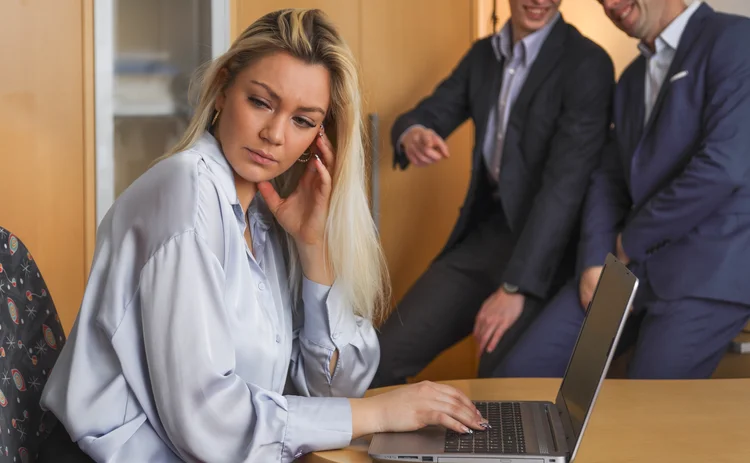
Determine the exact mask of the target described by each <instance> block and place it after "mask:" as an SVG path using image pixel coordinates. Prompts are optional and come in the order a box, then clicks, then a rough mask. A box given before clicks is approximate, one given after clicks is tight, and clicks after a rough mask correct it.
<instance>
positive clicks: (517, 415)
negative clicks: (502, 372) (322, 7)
mask: <svg viewBox="0 0 750 463" xmlns="http://www.w3.org/2000/svg"><path fill="white" fill-rule="evenodd" d="M474 405H476V407H477V409H478V410H479V411H480V413H482V416H483V417H485V418H486V419H487V421H489V422H490V426H492V427H491V428H489V429H487V430H485V431H476V430H474V433H473V434H459V433H457V432H456V431H452V430H450V429H449V430H448V431H447V432H446V435H445V452H450V453H498V454H518V455H520V454H524V453H526V442H525V441H524V437H523V426H522V424H521V404H520V403H518V402H474Z"/></svg>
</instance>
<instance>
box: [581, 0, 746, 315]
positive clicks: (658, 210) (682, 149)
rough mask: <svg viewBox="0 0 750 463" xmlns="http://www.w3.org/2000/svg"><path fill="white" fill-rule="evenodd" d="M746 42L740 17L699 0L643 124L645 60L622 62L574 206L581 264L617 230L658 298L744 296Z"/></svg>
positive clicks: (595, 258)
mask: <svg viewBox="0 0 750 463" xmlns="http://www.w3.org/2000/svg"><path fill="white" fill-rule="evenodd" d="M748 46H750V19H748V18H744V17H740V16H734V15H729V14H723V13H717V12H715V11H714V10H713V9H711V7H709V6H708V5H706V4H703V5H702V6H701V7H699V9H698V10H697V11H696V12H695V14H694V15H693V16H692V17H691V19H690V21H689V22H688V24H687V27H686V29H685V31H684V33H683V35H682V38H681V40H680V43H679V46H678V49H677V52H676V55H675V59H674V61H673V63H672V66H671V68H670V70H669V73H668V74H667V77H666V79H665V82H664V84H663V86H662V88H661V92H660V94H659V96H658V99H657V102H656V105H655V107H654V109H653V111H652V115H651V117H650V119H649V120H648V121H644V88H645V83H644V80H645V72H646V59H645V58H644V57H643V56H641V57H639V58H637V59H636V60H635V61H633V63H631V64H630V66H629V67H628V68H627V69H626V70H625V72H624V73H623V75H622V77H621V79H620V81H619V83H618V85H617V87H616V91H615V101H614V105H613V108H614V113H613V125H612V127H611V137H610V141H609V142H608V144H607V147H606V148H605V153H604V155H603V158H602V165H601V166H600V167H599V168H598V169H597V170H596V171H595V173H594V175H593V177H592V183H591V185H590V188H589V192H588V195H587V200H586V203H585V207H584V223H583V227H582V243H581V244H582V246H581V248H579V249H580V251H581V256H580V259H581V262H579V264H581V266H582V267H583V268H587V267H590V266H594V265H602V264H603V263H604V259H605V256H606V253H607V252H613V251H614V249H615V240H616V237H617V234H618V233H620V232H622V237H623V238H622V239H623V247H624V249H625V252H626V253H627V254H628V256H629V257H630V258H631V260H632V261H633V262H634V263H635V264H636V265H635V267H636V268H638V269H639V272H638V273H642V275H640V276H641V277H642V278H644V277H645V278H647V280H648V282H649V283H650V284H651V286H652V288H653V290H654V292H655V293H656V295H657V296H658V297H660V298H662V299H666V300H674V299H680V298H683V297H697V298H708V299H714V300H721V301H728V302H737V303H741V304H748V305H750V277H748V275H749V274H750V272H749V271H748V270H750V51H748ZM644 122H645V124H644Z"/></svg>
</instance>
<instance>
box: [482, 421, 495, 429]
mask: <svg viewBox="0 0 750 463" xmlns="http://www.w3.org/2000/svg"><path fill="white" fill-rule="evenodd" d="M479 426H481V427H483V428H484V429H492V426H491V425H490V424H489V423H488V422H486V421H485V422H484V423H479Z"/></svg>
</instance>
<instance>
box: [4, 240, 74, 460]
mask: <svg viewBox="0 0 750 463" xmlns="http://www.w3.org/2000/svg"><path fill="white" fill-rule="evenodd" d="M64 344H65V333H64V331H63V328H62V325H61V324H60V318H59V317H58V315H57V310H55V304H54V303H53V302H52V296H51V295H50V293H49V290H48V289H47V286H46V285H45V284H44V279H43V278H42V274H41V272H40V271H39V268H38V267H37V265H36V262H35V261H34V257H33V256H32V255H31V253H30V252H29V251H28V249H26V247H25V246H24V245H23V243H22V242H21V240H19V239H18V237H17V236H15V235H13V233H11V232H10V231H8V230H5V229H4V228H2V227H0V462H4V461H9V462H11V461H15V462H20V463H33V462H35V461H36V455H37V452H38V451H39V446H40V444H41V442H42V441H43V440H44V439H45V438H46V437H47V436H48V435H49V434H50V433H51V432H52V430H53V428H54V427H55V424H56V423H57V420H56V419H55V417H54V415H52V414H51V413H45V412H44V411H43V410H42V409H41V407H40V406H39V400H40V398H41V394H42V389H43V388H44V385H45V383H46V382H47V378H48V377H49V374H50V371H51V370H52V367H53V366H54V364H55V361H56V360H57V357H58V355H59V354H60V350H61V349H62V347H63V345H64Z"/></svg>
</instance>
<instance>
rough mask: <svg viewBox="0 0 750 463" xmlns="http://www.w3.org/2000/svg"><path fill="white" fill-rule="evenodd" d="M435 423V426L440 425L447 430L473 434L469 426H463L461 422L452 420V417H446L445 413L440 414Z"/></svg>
mask: <svg viewBox="0 0 750 463" xmlns="http://www.w3.org/2000/svg"><path fill="white" fill-rule="evenodd" d="M435 421H436V423H435V424H439V425H441V426H443V427H445V428H448V429H452V430H454V431H456V432H457V433H460V434H466V433H468V432H473V431H471V429H470V428H469V427H468V426H466V425H464V424H461V422H460V421H458V420H455V419H453V418H451V417H450V415H446V414H445V413H439V414H438V416H437V418H436V419H435Z"/></svg>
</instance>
